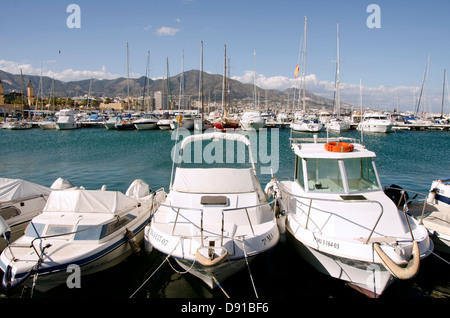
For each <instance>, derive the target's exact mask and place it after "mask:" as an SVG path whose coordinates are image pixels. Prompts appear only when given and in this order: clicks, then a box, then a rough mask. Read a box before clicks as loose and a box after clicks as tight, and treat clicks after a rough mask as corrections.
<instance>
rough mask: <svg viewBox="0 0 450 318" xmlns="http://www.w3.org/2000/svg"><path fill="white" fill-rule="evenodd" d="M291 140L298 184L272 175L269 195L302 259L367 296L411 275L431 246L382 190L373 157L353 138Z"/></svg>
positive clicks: (424, 233)
mask: <svg viewBox="0 0 450 318" xmlns="http://www.w3.org/2000/svg"><path fill="white" fill-rule="evenodd" d="M292 141H293V143H292V149H293V151H294V154H295V159H296V161H295V162H296V166H295V174H294V178H295V179H294V180H293V181H279V180H277V179H276V178H274V179H273V180H272V181H271V182H269V184H268V185H267V186H266V193H267V194H268V195H271V194H274V195H275V197H276V198H277V201H278V204H279V206H280V210H281V211H285V212H286V233H287V237H288V239H289V240H290V241H291V242H292V244H293V246H294V247H295V249H296V250H297V251H298V252H299V253H300V255H302V256H303V257H304V258H305V259H306V260H307V261H308V262H309V263H310V264H311V265H312V266H313V267H314V268H315V269H317V270H318V271H319V272H322V273H324V274H327V275H330V276H331V277H334V278H338V279H341V280H343V281H346V282H347V284H349V285H350V286H352V287H354V288H355V289H357V290H358V291H360V292H362V293H364V294H365V295H367V296H369V297H378V296H379V295H381V294H382V293H383V291H384V290H385V289H386V287H387V286H388V285H389V284H390V283H391V282H392V281H393V278H399V279H409V278H411V277H414V275H416V274H417V272H418V269H419V263H420V259H422V258H424V257H426V256H428V255H429V254H430V253H431V252H432V250H433V242H432V241H431V240H430V238H429V236H428V232H427V230H426V228H425V227H424V226H422V225H420V224H419V223H418V221H417V220H415V219H414V218H412V217H411V216H409V215H408V214H406V213H404V212H403V211H402V210H400V211H399V209H398V208H397V206H396V205H395V204H394V202H393V201H392V200H391V199H390V198H389V197H388V196H387V195H386V194H385V193H384V192H383V190H382V188H381V185H380V180H379V177H378V173H377V170H376V167H375V163H374V161H373V158H374V157H375V153H373V152H371V151H369V150H367V149H366V148H365V147H364V146H363V145H361V144H360V143H358V142H357V141H356V140H353V139H349V138H333V139H331V138H329V139H328V138H322V139H320V138H293V139H292ZM344 141H345V142H344ZM271 191H274V192H271ZM405 265H406V267H404V266H405Z"/></svg>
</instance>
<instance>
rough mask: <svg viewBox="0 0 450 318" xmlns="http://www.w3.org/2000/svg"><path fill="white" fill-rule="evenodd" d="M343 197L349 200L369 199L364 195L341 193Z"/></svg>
mask: <svg viewBox="0 0 450 318" xmlns="http://www.w3.org/2000/svg"><path fill="white" fill-rule="evenodd" d="M341 198H342V199H343V200H349V201H353V200H359V201H365V200H367V198H366V197H365V196H363V195H341Z"/></svg>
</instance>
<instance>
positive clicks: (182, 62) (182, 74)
mask: <svg viewBox="0 0 450 318" xmlns="http://www.w3.org/2000/svg"><path fill="white" fill-rule="evenodd" d="M183 86H184V50H181V78H180V94H179V98H178V110H180V109H181V101H182V99H183V88H184V87H183Z"/></svg>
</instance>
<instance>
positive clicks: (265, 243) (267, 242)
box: [261, 232, 274, 245]
mask: <svg viewBox="0 0 450 318" xmlns="http://www.w3.org/2000/svg"><path fill="white" fill-rule="evenodd" d="M273 237H274V235H273V233H272V232H270V233H269V234H268V235H266V236H265V237H264V238H263V239H262V240H261V241H262V242H263V244H264V245H267V244H269V243H270V241H272V240H273Z"/></svg>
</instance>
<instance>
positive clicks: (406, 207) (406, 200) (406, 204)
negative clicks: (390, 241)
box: [384, 186, 427, 235]
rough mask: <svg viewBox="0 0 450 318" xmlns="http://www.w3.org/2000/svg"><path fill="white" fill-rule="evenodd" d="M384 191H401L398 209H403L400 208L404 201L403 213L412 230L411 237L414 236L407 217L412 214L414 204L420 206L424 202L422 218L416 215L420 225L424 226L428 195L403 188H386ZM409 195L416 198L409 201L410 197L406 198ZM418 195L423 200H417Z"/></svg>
mask: <svg viewBox="0 0 450 318" xmlns="http://www.w3.org/2000/svg"><path fill="white" fill-rule="evenodd" d="M384 189H385V190H388V189H392V190H398V191H400V193H401V196H400V199H399V200H398V202H397V208H399V209H400V208H401V207H400V206H401V203H402V202H403V201H404V204H403V207H402V208H401V209H402V211H403V213H404V214H405V219H406V222H407V224H408V228H409V230H410V232H411V235H412V231H411V226H410V224H409V221H408V217H407V214H408V213H409V212H410V209H409V207H410V206H411V204H413V203H419V204H420V203H421V202H423V206H422V212H421V213H420V217H419V216H415V215H414V216H415V217H416V218H417V219H418V221H419V224H420V225H422V224H423V218H424V216H425V210H426V207H427V195H426V194H424V193H421V192H417V191H412V190H405V189H403V188H400V187H395V186H389V187H385V188H384ZM408 193H414V194H415V196H414V197H413V198H412V199H409V197H408V198H407V197H406V195H407V194H408ZM418 195H420V196H422V197H423V198H421V199H417V196H418Z"/></svg>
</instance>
